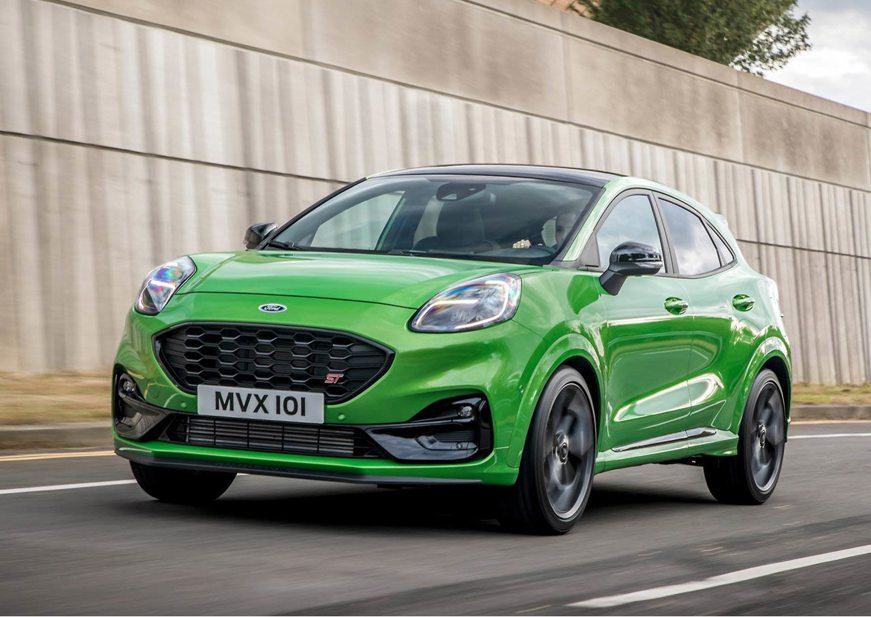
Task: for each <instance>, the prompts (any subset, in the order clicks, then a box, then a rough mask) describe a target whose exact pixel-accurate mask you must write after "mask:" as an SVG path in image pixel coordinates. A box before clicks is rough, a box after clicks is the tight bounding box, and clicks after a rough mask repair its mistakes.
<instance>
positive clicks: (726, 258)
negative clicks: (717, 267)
mask: <svg viewBox="0 0 871 617" xmlns="http://www.w3.org/2000/svg"><path fill="white" fill-rule="evenodd" d="M711 237H712V238H713V239H714V244H716V245H717V252H718V253H719V254H720V263H721V264H723V265H724V266H725V265H726V264H730V263H732V262H733V261H735V253H733V252H732V249H730V248H729V245H728V244H726V241H725V240H723V239H722V238H721V237H720V234H718V233H717V232H716V231H712V232H711Z"/></svg>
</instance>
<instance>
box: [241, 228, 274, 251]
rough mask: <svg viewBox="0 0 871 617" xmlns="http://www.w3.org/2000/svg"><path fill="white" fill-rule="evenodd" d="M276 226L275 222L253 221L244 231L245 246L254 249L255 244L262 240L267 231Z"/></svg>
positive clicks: (267, 233)
mask: <svg viewBox="0 0 871 617" xmlns="http://www.w3.org/2000/svg"><path fill="white" fill-rule="evenodd" d="M276 227H278V226H277V225H276V224H275V223H254V224H253V225H252V226H251V227H249V228H248V229H247V230H246V231H245V248H246V249H256V248H257V245H259V244H260V243H261V242H263V239H264V238H265V237H266V236H268V235H269V232H271V231H272V230H273V229H275V228H276Z"/></svg>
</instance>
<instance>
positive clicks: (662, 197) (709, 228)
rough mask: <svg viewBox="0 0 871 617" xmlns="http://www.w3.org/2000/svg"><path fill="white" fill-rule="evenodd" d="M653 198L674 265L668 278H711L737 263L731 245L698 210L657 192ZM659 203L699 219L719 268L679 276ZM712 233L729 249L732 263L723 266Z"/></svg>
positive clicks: (669, 234) (669, 230)
mask: <svg viewBox="0 0 871 617" xmlns="http://www.w3.org/2000/svg"><path fill="white" fill-rule="evenodd" d="M653 196H654V201H655V202H656V209H657V210H658V211H659V213H660V216H661V218H662V224H663V229H664V230H665V235H666V236H667V237H668V246H669V252H670V253H671V257H672V261H673V264H674V269H673V271H672V272H671V274H670V276H673V277H674V278H682V279H701V278H707V277H709V276H713V275H715V274H719V273H721V272H725V271H726V270H730V269H731V268H733V267H734V266H735V265H736V264H737V263H738V258H737V256H736V255H737V253H736V252H735V249H734V248H733V247H732V245H731V244H729V242H727V241H726V239H725V238H723V236H722V235H721V234H720V233H719V232H717V230H716V229H714V227H713V225H712V224H711V222H710V221H709V220H708V219H707V217H706V216H704V215H703V214H702V213H701V212H699V211H698V210H696V209H695V208H693V207H692V206H690V205H689V204H687V203H684V202H683V201H681V200H680V199H677V198H676V197H673V196H671V195H668V194H665V193H660V192H659V191H653ZM660 201H668V202H669V203H671V204H674V205H675V206H677V207H679V208H683V209H684V210H687V211H688V212H689V213H690V214H693V215H695V216H696V217H698V218H699V220H700V221H701V222H702V226H703V227H704V228H705V230H706V231H707V232H708V238H709V239H710V240H711V244H712V245H713V247H714V251H715V252H716V254H717V261H718V262H720V267H719V268H715V269H713V270H707V271H706V272H701V273H699V274H681V272H680V267H679V266H678V265H677V254H676V252H675V249H674V243H673V242H672V240H671V229H669V227H668V222H667V221H666V220H665V215H664V214H663V213H662V205H661V204H660V203H659V202H660ZM712 233H716V234H717V235H718V236H719V237H720V239H721V240H722V241H723V244H725V245H726V247H727V248H728V249H729V252H730V253H732V261H730V262H728V263H725V264H724V263H723V260H722V259H721V257H720V251H719V250H717V243H716V242H715V241H714V238H713V237H711V234H712Z"/></svg>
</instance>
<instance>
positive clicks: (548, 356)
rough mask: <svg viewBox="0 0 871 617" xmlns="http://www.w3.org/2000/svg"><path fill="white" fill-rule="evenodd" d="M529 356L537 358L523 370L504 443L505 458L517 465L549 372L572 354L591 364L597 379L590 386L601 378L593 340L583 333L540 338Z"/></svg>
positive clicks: (599, 381) (512, 464)
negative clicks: (515, 408)
mask: <svg viewBox="0 0 871 617" xmlns="http://www.w3.org/2000/svg"><path fill="white" fill-rule="evenodd" d="M533 357H534V358H538V361H537V362H531V363H530V364H529V365H528V366H527V368H526V370H525V371H524V375H523V380H522V383H525V384H528V387H527V388H526V391H525V392H524V394H523V398H522V399H521V404H520V409H519V410H518V413H517V418H516V420H515V423H514V430H513V432H512V434H511V442H510V444H509V447H508V457H507V462H508V464H509V465H510V466H511V467H515V468H516V467H520V460H521V457H522V455H523V447H524V445H525V443H526V434H527V433H528V432H529V425H530V423H531V422H532V416H533V414H534V413H535V407H536V405H537V403H538V399H539V397H540V396H541V393H542V391H543V390H544V387H545V385H546V384H547V382H548V380H549V379H550V377H551V375H553V374H554V372H555V371H556V370H557V369H558V368H559V367H560V366H561V365H563V364H565V363H566V362H567V361H569V360H571V359H573V358H581V359H583V360H585V361H586V362H588V363H589V364H590V366H592V368H593V371H594V372H595V374H596V381H597V383H596V384H591V386H595V387H596V388H598V384H600V383H601V382H602V379H601V367H600V364H599V360H598V355H597V354H596V353H595V348H594V346H593V343H592V342H591V341H590V340H589V339H588V338H587V337H586V336H585V335H584V334H583V333H579V332H568V333H566V334H564V335H562V336H561V337H560V338H558V339H556V340H555V341H552V342H551V341H547V340H543V341H542V343H541V349H539V350H538V351H537V353H535V354H534V355H533ZM597 422H598V418H597Z"/></svg>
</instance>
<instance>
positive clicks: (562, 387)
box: [500, 367, 596, 535]
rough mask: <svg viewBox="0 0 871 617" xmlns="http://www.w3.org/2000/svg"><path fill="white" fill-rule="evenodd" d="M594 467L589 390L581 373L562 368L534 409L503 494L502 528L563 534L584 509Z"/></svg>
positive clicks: (594, 435) (593, 425) (594, 442)
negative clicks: (517, 462) (517, 468)
mask: <svg viewBox="0 0 871 617" xmlns="http://www.w3.org/2000/svg"><path fill="white" fill-rule="evenodd" d="M595 463H596V423H595V414H594V410H593V401H592V397H591V396H590V390H589V388H588V387H587V384H586V382H585V381H584V378H583V377H582V376H581V374H580V373H578V372H577V371H576V370H574V369H572V368H568V367H563V368H561V369H559V370H557V372H556V373H554V375H553V376H552V377H551V378H550V381H548V382H547V385H546V386H545V388H544V391H543V392H542V394H541V398H540V399H539V401H538V405H536V408H535V414H534V415H533V418H532V423H531V424H530V427H529V432H528V433H527V435H526V445H525V447H524V449H523V458H522V459H521V462H520V472H519V474H518V478H517V483H516V484H515V485H514V486H513V487H511V488H510V489H508V490H507V491H506V493H505V495H504V496H503V503H502V515H501V517H500V518H501V521H502V524H503V525H504V526H505V527H507V528H509V529H511V530H514V531H519V532H523V533H535V534H547V535H555V534H563V533H566V532H568V531H569V530H570V529H571V528H572V526H573V525H574V524H575V521H577V520H578V518H580V516H581V514H582V513H583V511H584V508H585V507H586V506H587V501H588V500H589V498H590V490H591V489H592V485H593V471H594V470H595Z"/></svg>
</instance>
